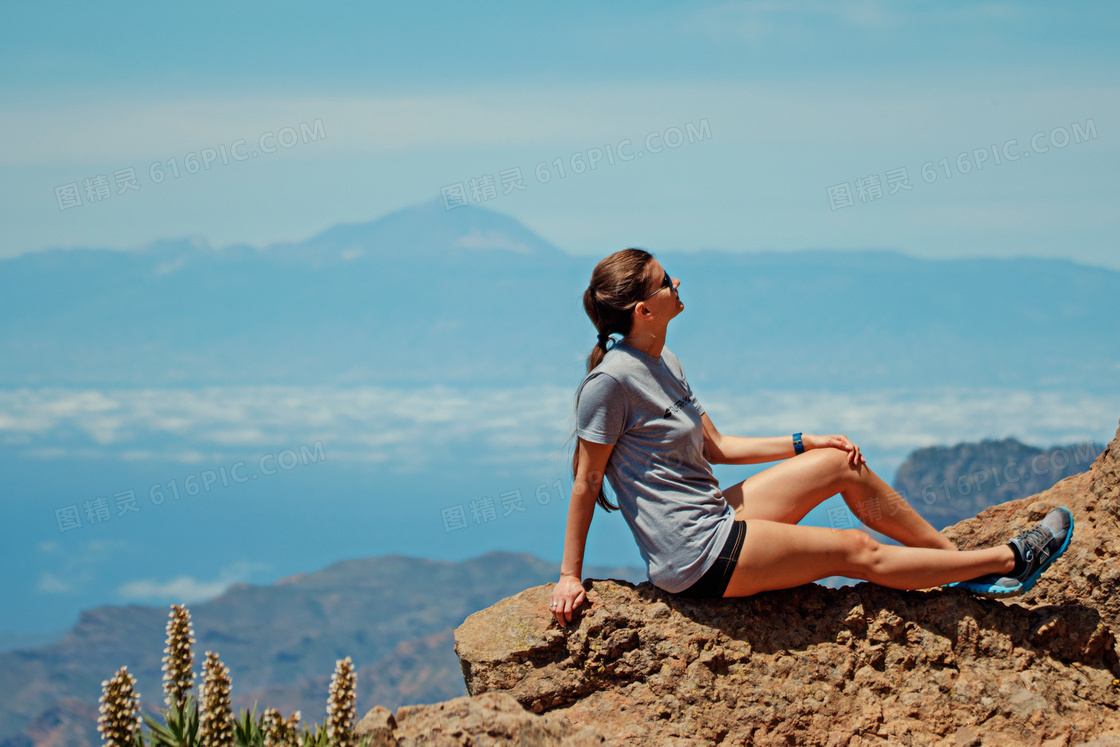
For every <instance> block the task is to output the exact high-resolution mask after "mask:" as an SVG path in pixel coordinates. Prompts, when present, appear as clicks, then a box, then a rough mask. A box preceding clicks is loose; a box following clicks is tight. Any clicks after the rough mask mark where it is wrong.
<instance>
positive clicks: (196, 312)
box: [0, 201, 1120, 391]
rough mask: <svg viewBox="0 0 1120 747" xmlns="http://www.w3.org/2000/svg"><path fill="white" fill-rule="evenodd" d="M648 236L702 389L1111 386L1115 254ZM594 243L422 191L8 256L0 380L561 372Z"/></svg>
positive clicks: (578, 345) (1117, 278)
mask: <svg viewBox="0 0 1120 747" xmlns="http://www.w3.org/2000/svg"><path fill="white" fill-rule="evenodd" d="M621 248H623V247H604V249H603V252H602V254H603V255H605V254H607V253H608V252H609V251H611V250H614V249H621ZM651 249H653V250H654V253H655V254H658V256H659V258H660V259H661V260H662V262H663V264H664V265H665V266H666V267H667V268H668V269H669V271H670V272H671V273H672V274H673V275H674V276H676V277H679V278H681V280H682V285H681V298H682V299H683V300H684V303H685V306H686V313H684V314H683V315H681V317H679V318H678V319H677V320H675V321H674V324H673V327H672V330H671V332H670V339H669V346H670V347H671V348H672V349H673V350H674V352H677V353H678V354H680V355H681V358H682V360H683V361H685V364H686V368H687V370H688V373H689V378H690V381H692V382H693V383H695V384H703V385H704V386H705V387H706V388H707V387H723V388H742V387H750V388H767V389H807V388H813V389H831V390H846V391H855V390H864V391H866V390H874V389H880V388H882V387H890V388H895V389H897V388H906V387H914V388H921V387H939V388H944V387H971V388H982V387H998V388H1008V387H1022V388H1053V387H1077V388H1081V389H1085V390H1091V391H1114V390H1115V389H1116V388H1117V386H1120V358H1118V355H1120V354H1118V353H1117V351H1118V350H1120V345H1118V344H1117V343H1118V342H1120V317H1117V316H1116V315H1115V314H1114V313H1113V305H1114V303H1115V299H1116V298H1117V297H1120V272H1116V271H1112V270H1105V269H1101V268H1096V267H1086V266H1082V265H1077V264H1074V263H1072V262H1067V261H1062V260H1039V259H1000V260H996V259H970V260H963V259H962V260H922V259H916V258H913V257H908V256H905V255H903V254H899V253H897V252H889V251H862V252H858V251H823V250H821V251H804V252H791V253H723V252H713V251H703V252H696V253H685V254H671V253H668V252H658V251H657V247H651ZM599 258H600V257H598V256H596V257H574V256H570V255H568V254H565V253H564V252H562V251H561V250H559V249H557V248H556V247H554V246H553V245H552V244H550V243H549V242H547V241H545V240H544V239H542V238H540V237H539V236H537V235H536V234H535V233H533V232H532V231H531V230H530V229H528V228H526V227H525V226H524V225H522V224H521V223H519V222H518V221H516V220H514V219H513V218H510V217H509V216H506V215H502V214H500V213H495V212H492V211H490V210H486V209H484V208H480V207H476V206H465V207H459V208H455V209H452V210H445V209H444V208H443V206H442V205H441V204H440V203H439V202H438V201H433V202H430V203H425V204H422V205H418V206H415V207H411V208H407V209H404V210H399V211H396V212H393V213H390V214H389V215H386V216H384V217H382V218H379V219H377V220H374V221H371V222H368V223H360V224H346V225H338V226H334V227H332V228H328V229H327V230H325V231H323V232H322V233H319V234H318V235H316V236H313V237H311V238H309V239H307V240H306V241H302V242H298V243H282V244H276V245H273V246H269V247H266V248H264V249H255V248H253V247H249V246H245V245H237V246H231V247H224V248H214V247H212V246H210V245H209V244H208V243H207V242H206V241H205V239H203V238H201V237H197V236H195V237H188V238H184V239H180V240H168V241H160V242H155V243H153V244H152V245H150V246H148V247H145V248H143V249H141V250H137V251H130V252H122V251H109V250H96V249H88V250H86V249H83V250H50V251H45V252H37V253H30V254H23V255H20V256H17V257H14V258H11V259H7V260H3V261H0V320H2V322H0V350H3V351H4V355H2V356H0V386H5V387H23V386H31V387H42V386H55V385H61V386H113V387H116V386H154V387H159V386H205V385H240V384H246V385H261V384H292V385H317V386H321V385H355V384H363V385H385V386H427V385H434V384H445V385H449V386H515V385H525V384H526V383H532V384H542V383H543V384H557V385H573V384H574V383H575V382H578V379H579V378H580V377H581V376H582V373H583V366H582V364H581V360H584V359H585V358H586V356H587V354H588V353H589V352H590V350H591V348H592V347H593V346H594V343H595V334H594V330H593V328H592V326H591V323H590V321H589V320H588V319H587V318H586V315H585V314H584V312H583V308H582V293H583V291H584V289H585V288H586V286H587V282H588V278H589V276H590V273H591V269H592V268H593V266H594V264H595V262H596V261H597V260H598V259H599Z"/></svg>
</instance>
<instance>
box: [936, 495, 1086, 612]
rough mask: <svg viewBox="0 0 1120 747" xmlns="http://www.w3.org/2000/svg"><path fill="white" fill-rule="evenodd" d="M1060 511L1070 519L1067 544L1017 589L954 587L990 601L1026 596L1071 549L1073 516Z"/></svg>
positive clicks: (1066, 510)
mask: <svg viewBox="0 0 1120 747" xmlns="http://www.w3.org/2000/svg"><path fill="white" fill-rule="evenodd" d="M1059 510H1061V511H1065V514H1066V516H1068V517H1069V529H1068V530H1066V539H1065V542H1063V543H1062V546H1061V547H1059V548H1058V550H1057V552H1055V553H1054V554H1053V555H1051V556H1050V557H1049V558H1047V559H1046V562H1045V563H1043V564H1042V565H1040V566H1039V567H1038V568H1035V570H1034V573H1032V574H1031V575H1030V576H1029V577H1028V578H1027V579H1026V581H1023V582H1022V583H1020V584H1019V585H1018V586H1017V587H1015V588H1013V589H1009V590H1008V591H990V590H984V591H980V590H979V589H969V588H967V587H966V586H964V584H966V583H968V582H967V581H960V582H958V583H956V584H953V586H955V587H957V588H959V589H962V590H963V591H967V592H969V593H970V594H975V595H976V596H980V597H986V598H988V599H1003V598H1006V597H1017V596H1020V595H1022V594H1026V593H1027V592H1028V591H1030V590H1031V589H1032V588H1033V587H1034V585H1035V584H1036V583H1037V582H1038V579H1039V578H1041V577H1042V574H1043V573H1045V571H1046V569H1047V568H1049V567H1050V566H1051V565H1052V564H1053V562H1054V561H1055V560H1057V559H1058V558H1060V557H1062V555H1063V554H1064V553H1065V551H1066V548H1067V547H1069V543H1070V540H1072V539H1073V514H1072V513H1070V510H1069V509H1068V508H1066V507H1065V506H1060V507H1059Z"/></svg>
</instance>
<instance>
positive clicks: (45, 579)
mask: <svg viewBox="0 0 1120 747" xmlns="http://www.w3.org/2000/svg"><path fill="white" fill-rule="evenodd" d="M70 589H71V585H70V584H69V583H67V582H66V581H63V580H62V579H60V578H59V577H58V576H56V575H54V574H53V573H50V572H49V571H43V572H42V573H40V574H39V582H38V583H37V584H35V590H36V591H42V592H45V593H47V594H67V593H69V592H70Z"/></svg>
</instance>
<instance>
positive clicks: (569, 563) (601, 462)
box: [549, 438, 614, 625]
mask: <svg viewBox="0 0 1120 747" xmlns="http://www.w3.org/2000/svg"><path fill="white" fill-rule="evenodd" d="M576 448H577V449H579V466H578V467H577V468H576V476H575V478H574V479H573V480H572V498H571V500H570V501H569V502H568V527H567V529H566V530H565V532H564V560H563V561H562V562H561V563H560V581H559V582H558V583H557V584H556V586H555V588H553V590H552V598H551V601H550V604H555V605H556V606H555V607H551V608H550V610H549V611H550V612H552V614H553V616H554V617H555V618H556V621H557V622H559V623H560V624H561V625H567V624H568V623H569V622H570V621H571V619H572V610H574V609H575V608H576V607H578V606H579V605H581V604H582V603H583V600H584V599H585V598H586V594H585V593H584V590H583V551H584V548H585V547H586V545H587V530H588V529H589V528H590V527H591V517H592V516H594V514H595V499H596V498H597V497H598V495H599V489H600V488H601V487H602V485H603V473H604V471H605V470H606V468H607V460H608V459H610V456H611V451H612V450H613V449H614V445H613V444H597V443H594V442H592V441H584V440H583V439H582V438H581V439H579V443H578V444H577V445H576Z"/></svg>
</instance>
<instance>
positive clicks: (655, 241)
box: [0, 0, 1120, 268]
mask: <svg viewBox="0 0 1120 747" xmlns="http://www.w3.org/2000/svg"><path fill="white" fill-rule="evenodd" d="M1118 21H1120V7H1117V6H1116V5H1115V4H1112V3H1107V2H1087V3H1079V4H1078V5H1077V6H1076V7H1075V8H1074V7H1071V6H1068V5H1060V4H1057V3H1038V2H1016V3H1010V2H1007V3H1003V2H991V3H982V2H981V3H958V2H943V3H914V2H891V3H888V2H875V1H873V0H869V1H867V2H831V1H824V0H821V1H820V2H800V3H778V2H728V3H702V2H689V3H666V2H642V3H636V2H621V3H612V4H610V6H609V7H603V6H602V5H601V4H591V3H580V2H574V3H566V4H564V5H563V6H562V7H561V6H555V5H553V4H543V3H532V4H522V5H510V4H508V3H472V4H469V5H463V4H452V3H434V4H428V3H426V4H418V5H412V4H410V5H402V6H389V5H388V4H381V3H332V4H330V5H329V6H321V5H308V4H303V3H300V4H296V3H285V2H280V3H276V2H273V3H267V4H265V3H251V2H243V3H237V4H234V5H229V4H218V3H210V2H197V3H192V4H176V5H171V4H150V3H128V2H114V3H108V4H97V5H96V6H91V5H89V4H80V3H57V2H53V3H52V2H45V3H35V4H31V3H27V4H22V3H20V4H17V3H8V4H4V5H3V6H2V7H0V70H2V71H3V74H2V75H0V132H2V133H3V134H4V137H2V138H0V173H2V174H3V178H2V179H0V223H2V225H3V226H4V232H3V240H2V241H0V257H11V256H15V255H18V254H21V253H24V252H29V251H37V250H42V249H46V248H52V247H108V248H120V249H123V248H130V247H136V246H142V245H145V244H147V243H149V242H151V241H153V240H156V239H160V238H168V237H179V236H186V235H197V236H202V237H204V238H206V239H207V240H208V241H210V242H211V243H212V244H214V245H218V246H222V245H228V244H232V243H239V242H244V243H248V244H252V245H255V246H265V245H267V244H269V243H271V242H276V241H285V240H300V239H304V238H307V237H308V236H311V235H313V234H315V233H318V232H319V231H321V230H323V229H325V228H328V227H329V226H331V225H334V224H336V223H339V222H361V221H369V220H373V219H375V218H377V217H379V216H382V215H384V214H386V213H388V212H391V211H393V210H396V209H399V208H402V207H405V206H408V205H413V204H416V203H419V202H424V201H427V200H430V199H432V198H433V197H437V196H441V195H442V196H443V197H444V199H445V200H447V204H448V206H449V208H450V209H454V206H455V205H457V204H464V203H466V204H479V205H484V206H486V207H489V208H491V209H493V210H498V211H501V212H505V213H508V214H510V215H512V216H514V217H516V218H517V219H519V220H521V221H522V222H523V223H525V224H526V225H527V226H528V227H529V228H531V229H532V230H534V231H536V232H538V233H539V234H541V235H542V236H543V237H545V238H546V239H548V240H549V241H551V242H553V243H554V244H556V245H557V246H559V247H560V248H561V249H564V250H565V251H568V252H570V253H573V254H578V255H604V254H606V253H608V252H609V251H613V250H614V249H616V248H619V247H621V246H632V245H639V246H647V247H650V248H651V249H653V250H654V251H693V250H697V249H705V248H716V249H724V250H732V251H744V250H746V251H753V250H778V251H787V250H796V249H805V248H825V249H854V248H888V249H897V250H900V251H903V252H906V253H908V254H913V255H917V256H923V257H933V258H936V257H958V256H996V257H1007V256H1017V255H1031V256H1041V257H1061V258H1067V259H1072V260H1075V261H1078V262H1083V263H1087V264H1094V265H1101V266H1108V267H1113V268H1116V267H1120V258H1118V254H1117V252H1116V251H1115V237H1116V235H1117V220H1118V218H1117V217H1116V212H1117V211H1115V210H1114V209H1112V208H1114V206H1115V204H1116V202H1117V197H1118V196H1120V195H1118V192H1120V187H1118V186H1117V180H1116V179H1115V176H1114V175H1115V173H1116V170H1117V169H1116V167H1117V165H1118V162H1120V158H1118V155H1120V148H1118V140H1117V136H1116V133H1117V131H1118V128H1120V96H1118V93H1120V85H1118V76H1120V64H1118V63H1120V59H1118V57H1120V49H1118V45H1116V44H1115V39H1116V38H1117V32H1118V25H1120V23H1118ZM592 162H594V168H591V165H592ZM517 176H520V181H518V180H517V178H516V177H517ZM472 180H473V182H472Z"/></svg>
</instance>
